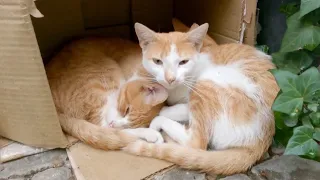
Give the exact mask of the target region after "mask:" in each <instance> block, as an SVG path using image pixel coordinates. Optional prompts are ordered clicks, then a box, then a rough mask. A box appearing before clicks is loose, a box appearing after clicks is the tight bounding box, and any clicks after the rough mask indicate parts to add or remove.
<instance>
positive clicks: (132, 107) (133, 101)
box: [108, 80, 168, 128]
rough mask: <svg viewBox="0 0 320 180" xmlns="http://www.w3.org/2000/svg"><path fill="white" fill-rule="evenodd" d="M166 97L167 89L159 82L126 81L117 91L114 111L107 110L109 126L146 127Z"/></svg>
mask: <svg viewBox="0 0 320 180" xmlns="http://www.w3.org/2000/svg"><path fill="white" fill-rule="evenodd" d="M167 98H168V92H167V90H166V89H165V88H164V87H163V86H161V85H160V84H157V83H153V82H148V81H144V80H134V81H131V82H128V83H126V84H125V85H124V86H123V87H122V88H121V89H120V91H119V94H118V97H117V102H114V103H116V105H117V106H116V107H115V111H114V112H109V116H110V115H111V116H113V117H111V118H108V125H109V127H114V128H137V127H148V126H149V124H150V122H151V121H152V119H153V118H154V117H156V116H157V115H158V114H159V112H160V110H161V108H162V107H163V102H164V101H165V100H166V99H167Z"/></svg>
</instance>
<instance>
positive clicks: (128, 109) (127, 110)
mask: <svg viewBox="0 0 320 180" xmlns="http://www.w3.org/2000/svg"><path fill="white" fill-rule="evenodd" d="M129 111H130V107H129V106H128V107H127V108H126V111H125V113H124V116H126V115H128V114H129Z"/></svg>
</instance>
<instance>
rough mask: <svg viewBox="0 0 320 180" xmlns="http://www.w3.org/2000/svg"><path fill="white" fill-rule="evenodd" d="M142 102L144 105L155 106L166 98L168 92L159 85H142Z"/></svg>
mask: <svg viewBox="0 0 320 180" xmlns="http://www.w3.org/2000/svg"><path fill="white" fill-rule="evenodd" d="M143 91H144V101H145V103H146V104H151V105H152V106H156V105H158V104H160V103H163V102H164V101H165V100H167V98H168V91H167V89H166V88H165V87H163V86H161V85H159V84H152V85H143Z"/></svg>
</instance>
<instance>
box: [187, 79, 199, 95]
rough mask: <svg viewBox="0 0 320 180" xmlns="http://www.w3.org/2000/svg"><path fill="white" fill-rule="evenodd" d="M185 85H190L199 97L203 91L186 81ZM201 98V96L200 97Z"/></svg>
mask: <svg viewBox="0 0 320 180" xmlns="http://www.w3.org/2000/svg"><path fill="white" fill-rule="evenodd" d="M184 84H186V85H188V86H189V87H190V88H192V89H193V90H194V92H195V91H197V92H196V93H198V95H199V94H200V92H201V90H200V89H199V88H198V87H196V86H195V85H194V83H190V82H188V81H185V82H184ZM200 86H201V85H200ZM199 96H200V95H199ZM201 97H203V96H201Z"/></svg>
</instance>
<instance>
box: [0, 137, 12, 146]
mask: <svg viewBox="0 0 320 180" xmlns="http://www.w3.org/2000/svg"><path fill="white" fill-rule="evenodd" d="M12 143H13V141H11V140H10V139H7V138H4V137H1V136H0V149H2V148H3V147H6V146H7V145H9V144H12Z"/></svg>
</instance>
